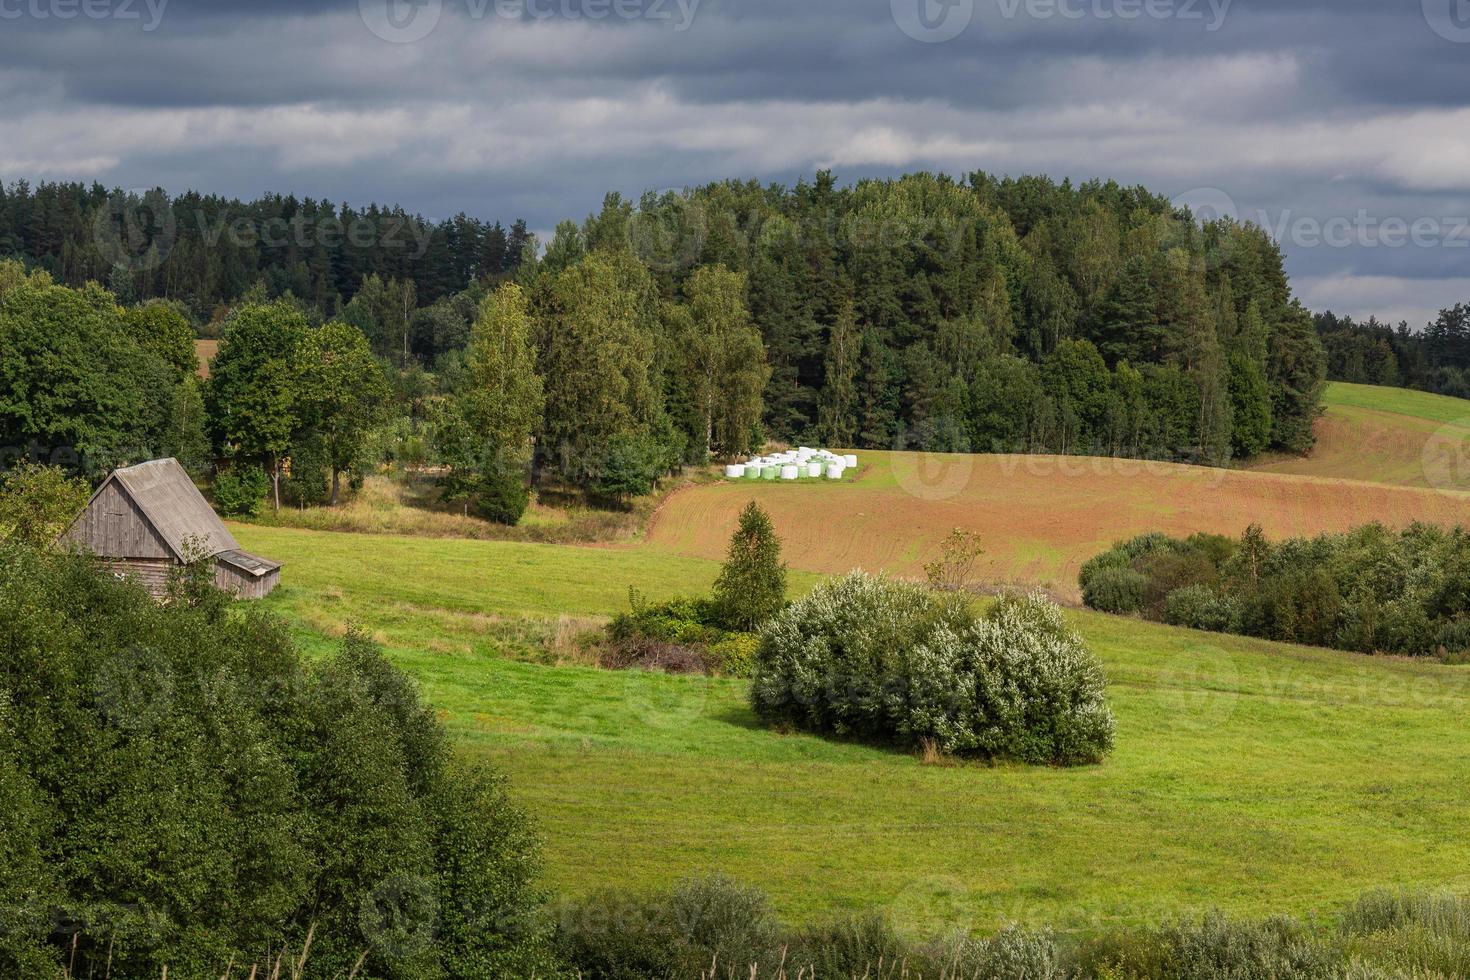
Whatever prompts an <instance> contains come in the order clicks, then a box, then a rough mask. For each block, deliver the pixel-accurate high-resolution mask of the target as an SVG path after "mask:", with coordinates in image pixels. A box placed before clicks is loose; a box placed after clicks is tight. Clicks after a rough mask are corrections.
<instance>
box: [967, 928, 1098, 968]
mask: <svg viewBox="0 0 1470 980" xmlns="http://www.w3.org/2000/svg"><path fill="white" fill-rule="evenodd" d="M960 962H961V964H962V972H961V975H963V976H974V977H985V978H986V980H1070V978H1071V977H1072V976H1073V972H1072V970H1071V969H1070V968H1069V967H1068V966H1067V964H1066V962H1065V957H1064V955H1063V953H1062V950H1061V949H1060V947H1058V945H1057V941H1056V937H1054V936H1053V935H1052V934H1051V933H1050V932H1028V931H1026V930H1025V929H1022V928H1020V927H1019V926H1012V927H1010V928H1008V929H1006V930H1004V931H1003V932H1001V933H1000V934H999V935H996V936H993V937H991V938H990V939H986V940H983V941H980V942H974V943H970V944H969V945H968V948H967V949H966V950H965V952H964V954H963V957H962V959H961V961H960Z"/></svg>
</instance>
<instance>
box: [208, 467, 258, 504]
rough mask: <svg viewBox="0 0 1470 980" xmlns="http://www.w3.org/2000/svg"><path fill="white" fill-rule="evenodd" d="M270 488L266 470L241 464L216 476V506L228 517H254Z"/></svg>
mask: <svg viewBox="0 0 1470 980" xmlns="http://www.w3.org/2000/svg"><path fill="white" fill-rule="evenodd" d="M270 489H271V481H270V477H268V476H266V475H265V471H264V470H262V469H260V468H259V467H256V466H239V467H236V468H234V469H231V470H226V471H225V472H223V473H221V474H219V475H218V476H216V477H215V478H214V506H215V509H217V510H218V511H219V512H220V513H221V514H223V515H225V516H226V517H254V516H255V515H256V514H258V513H259V512H260V505H261V503H262V502H263V501H264V500H265V497H266V494H268V493H270Z"/></svg>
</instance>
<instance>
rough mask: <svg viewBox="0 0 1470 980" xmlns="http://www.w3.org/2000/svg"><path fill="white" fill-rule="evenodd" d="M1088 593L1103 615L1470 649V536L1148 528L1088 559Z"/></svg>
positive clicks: (1344, 646) (1274, 634)
mask: <svg viewBox="0 0 1470 980" xmlns="http://www.w3.org/2000/svg"><path fill="white" fill-rule="evenodd" d="M1080 581H1081V585H1082V595H1083V599H1084V601H1086V603H1087V604H1088V605H1089V606H1091V607H1092V608H1094V609H1098V610H1101V611H1103V612H1112V613H1123V614H1131V613H1138V614H1142V615H1143V616H1144V617H1146V618H1148V619H1153V620H1157V621H1161V622H1166V623H1170V624H1172V625H1175V626H1186V627H1191V628H1194V629H1202V630H1210V631H1213V632H1222V633H1238V634H1242V635H1245V636H1257V637H1261V638H1263V639H1269V640H1280V641H1284V642H1290V643H1306V644H1312V645H1315V646H1326V647H1335V648H1338V649H1341V650H1352V651H1356V652H1359V653H1394V654H1406V655H1409V656H1430V655H1441V656H1445V657H1446V658H1447V659H1457V660H1463V659H1464V658H1465V655H1466V654H1467V652H1470V534H1467V532H1466V531H1465V530H1463V529H1462V528H1455V529H1454V530H1445V529H1443V528H1440V527H1436V526H1432V525H1426V524H1414V525H1412V526H1410V527H1409V528H1407V529H1406V530H1403V531H1392V530H1389V529H1387V528H1385V527H1383V526H1382V525H1380V524H1368V525H1365V526H1363V527H1360V528H1356V529H1354V530H1352V531H1349V532H1347V533H1345V534H1324V535H1320V536H1318V537H1315V538H1295V539H1290V540H1286V541H1281V542H1276V543H1272V542H1268V541H1267V540H1266V539H1265V537H1264V536H1263V535H1262V534H1261V531H1260V529H1259V528H1256V527H1252V528H1249V529H1248V530H1247V531H1246V532H1245V534H1244V535H1243V536H1242V537H1241V539H1240V540H1239V541H1234V540H1230V539H1227V538H1221V537H1218V536H1214V535H1195V536H1194V537H1191V538H1187V539H1179V538H1169V537H1166V536H1164V535H1160V534H1150V535H1145V536H1143V537H1139V538H1135V539H1133V540H1132V541H1126V542H1122V543H1120V544H1117V545H1115V546H1114V547H1113V548H1112V549H1111V550H1109V551H1107V552H1104V553H1103V554H1101V555H1098V556H1097V557H1096V558H1093V559H1092V560H1091V561H1089V562H1088V563H1087V564H1086V565H1084V566H1083V568H1082V572H1081V576H1080Z"/></svg>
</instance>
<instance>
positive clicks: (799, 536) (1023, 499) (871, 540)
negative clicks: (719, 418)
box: [648, 452, 1470, 598]
mask: <svg viewBox="0 0 1470 980" xmlns="http://www.w3.org/2000/svg"><path fill="white" fill-rule="evenodd" d="M862 460H863V461H864V464H865V465H864V466H863V467H862V468H861V469H860V471H859V474H858V477H857V479H856V481H855V482H843V483H840V484H829V483H826V482H825V481H824V482H821V483H810V484H809V483H796V484H781V483H776V484H768V483H755V484H747V483H742V482H736V483H730V482H726V483H719V484H714V485H710V486H704V487H697V488H693V489H689V490H685V491H683V492H680V493H677V494H675V495H674V496H673V497H671V498H670V499H669V500H668V501H667V502H666V503H665V504H664V506H663V507H662V508H661V509H660V511H659V512H658V514H657V515H656V517H655V519H654V521H653V524H652V526H651V527H650V530H649V534H648V541H649V544H650V545H651V546H652V547H653V548H655V549H657V550H659V551H662V552H664V553H667V554H671V555H679V556H685V557H696V558H706V559H718V558H720V557H721V556H722V555H723V553H724V548H725V542H726V539H727V538H728V536H729V533H730V529H731V528H732V527H734V525H735V517H736V514H737V513H738V512H739V510H740V508H741V507H743V506H744V505H745V503H746V501H748V500H751V499H755V500H758V501H760V503H761V505H762V506H763V507H765V508H766V509H767V510H768V511H769V512H770V514H771V519H772V521H774V523H775V525H776V528H777V531H778V532H779V533H780V534H781V536H782V537H783V539H784V540H785V541H786V545H787V547H786V555H787V560H788V561H789V562H790V563H791V565H792V567H793V568H799V569H805V570H808V571H814V572H825V573H840V572H845V571H848V570H849V569H852V568H859V567H861V568H866V569H869V570H878V569H883V570H886V571H889V572H892V573H894V574H898V575H907V576H917V575H921V574H922V566H923V563H924V562H925V561H927V560H929V559H930V558H932V557H933V555H934V553H935V551H936V549H937V548H938V547H939V543H940V541H941V540H942V539H943V538H944V536H945V534H946V533H948V532H949V531H950V530H951V529H952V528H955V527H965V528H969V529H971V530H974V531H977V532H979V534H980V536H981V539H982V540H983V541H984V542H985V546H986V549H987V555H986V558H985V559H984V560H985V562H987V565H986V567H985V569H984V570H983V571H982V574H983V575H984V576H985V577H986V578H988V579H991V580H993V581H999V582H1015V583H1021V584H1026V585H1040V586H1044V587H1046V588H1048V589H1051V590H1053V591H1054V592H1056V593H1058V594H1059V595H1061V596H1062V597H1064V598H1075V597H1076V594H1077V586H1076V574H1077V570H1078V569H1079V568H1080V567H1081V565H1082V563H1083V562H1084V561H1086V560H1087V559H1088V558H1090V557H1092V556H1093V555H1095V554H1097V553H1098V552H1099V551H1101V550H1103V549H1105V548H1106V547H1107V546H1108V545H1109V544H1111V543H1112V542H1114V541H1117V540H1119V539H1122V538H1127V537H1131V536H1133V535H1135V534H1140V533H1143V532H1145V531H1166V532H1169V533H1172V534H1184V535H1188V534H1191V533H1193V532H1195V531H1213V532H1217V533H1221V534H1229V535H1238V534H1240V532H1241V531H1243V530H1244V529H1245V527H1246V526H1247V525H1249V524H1251V523H1259V524H1261V525H1262V526H1263V527H1264V528H1265V530H1266V532H1267V534H1269V535H1272V536H1282V535H1301V534H1312V533H1317V532H1321V531H1333V530H1344V529H1347V528H1349V527H1352V526H1354V525H1356V524H1361V523H1362V522H1363V521H1365V520H1381V521H1384V522H1386V523H1389V524H1392V525H1403V524H1407V523H1409V522H1410V521H1414V520H1424V521H1433V522H1437V523H1445V524H1454V523H1458V522H1470V495H1467V494H1463V493H1442V492H1438V491H1434V490H1430V489H1427V488H1423V487H1406V486H1391V485H1387V484H1371V483H1359V482H1349V481H1345V480H1336V479H1325V478H1320V477H1304V476H1293V475H1283V474H1276V473H1263V472H1242V471H1235V470H1222V469H1211V468H1203V467H1192V466H1178V465H1174V464H1167V463H1146V462H1139V461H1134V460H1117V459H1094V458H1084V457H1054V456H958V455H953V456H950V455H925V454H915V453H876V452H869V453H865V454H863V456H862Z"/></svg>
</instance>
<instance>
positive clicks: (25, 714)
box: [0, 548, 555, 980]
mask: <svg viewBox="0 0 1470 980" xmlns="http://www.w3.org/2000/svg"><path fill="white" fill-rule="evenodd" d="M0 622H4V623H5V630H6V642H5V644H4V646H3V648H0V676H3V677H5V678H6V679H7V680H6V682H5V685H4V690H3V694H0V813H4V814H5V817H4V828H5V831H4V833H0V853H3V855H4V860H3V861H0V917H3V919H4V920H5V921H4V922H3V923H0V925H3V926H4V928H0V976H6V977H12V976H28V977H29V976H60V975H61V970H62V967H63V966H66V965H68V964H70V965H71V972H70V975H71V976H76V977H85V976H98V977H101V976H103V975H105V974H108V973H109V972H110V975H111V976H114V977H158V976H160V975H161V972H162V970H163V968H164V966H165V964H166V965H167V967H168V971H169V975H170V976H179V977H202V976H220V975H222V974H224V973H225V972H227V969H226V968H227V964H228V963H230V962H231V961H233V963H234V975H235V976H241V975H244V974H248V973H249V972H250V969H249V964H252V963H256V964H259V965H260V966H261V967H262V969H261V970H260V971H259V972H260V975H262V976H264V975H266V974H267V973H268V972H269V971H270V969H271V966H272V964H271V963H269V962H267V961H266V960H265V959H264V957H265V956H266V952H265V951H266V950H275V951H281V950H284V949H290V950H291V951H292V953H291V954H290V955H291V956H292V957H296V956H299V955H300V951H301V950H302V947H303V945H304V943H305V942H306V935H307V932H308V930H314V932H313V933H312V935H313V941H312V946H311V950H310V954H309V956H308V957H307V967H306V975H310V976H347V975H348V974H350V973H352V972H353V970H354V964H355V963H357V962H358V961H359V959H360V958H361V959H362V960H363V962H362V964H361V966H360V968H359V969H358V970H357V974H358V975H359V976H374V977H386V976H394V977H427V976H445V975H449V976H475V977H504V978H507V980H509V978H519V977H524V976H529V975H531V974H533V973H534V974H536V975H539V976H548V975H550V974H554V973H555V964H554V963H553V961H552V959H551V957H550V951H549V944H548V943H547V938H548V936H547V930H546V929H545V927H543V926H542V925H540V924H539V923H538V921H537V918H536V916H537V913H538V911H539V901H538V898H537V895H536V891H535V889H534V887H533V876H534V874H535V871H536V858H535V853H536V848H535V835H534V833H533V832H532V829H531V827H530V825H529V823H528V822H527V819H526V817H525V816H524V815H523V814H522V813H521V812H520V811H519V810H518V809H517V808H516V807H515V806H514V805H513V804H512V803H511V801H510V798H509V796H508V794H507V792H506V787H505V784H504V782H503V780H501V778H500V777H499V776H498V775H497V774H495V773H494V772H491V771H489V770H488V769H486V768H484V767H483V766H481V765H478V764H471V763H468V762H464V763H461V762H458V761H456V760H455V758H454V753H453V751H452V749H451V745H450V743H449V740H448V737H447V735H446V734H445V732H444V730H443V728H442V727H441V726H440V724H439V723H438V721H437V720H436V719H435V717H434V714H433V712H432V711H431V710H430V709H429V707H428V706H427V705H426V704H425V703H424V702H423V701H422V700H421V699H420V697H419V695H418V693H417V690H416V689H415V687H414V685H413V683H412V682H411V681H410V680H409V679H408V678H407V677H406V676H404V675H403V674H402V673H401V672H399V671H398V670H397V669H396V668H395V667H393V666H392V665H391V664H389V663H388V661H387V660H386V659H385V658H384V657H383V656H382V655H381V653H380V652H379V651H378V650H377V649H376V648H375V647H374V646H373V645H372V644H371V643H369V642H368V641H367V640H365V639H364V638H363V637H361V636H358V635H350V636H349V637H348V638H347V639H346V640H345V641H344V642H343V644H342V646H341V647H340V648H339V649H338V650H337V652H336V653H335V654H334V655H331V656H328V657H325V658H322V659H321V660H319V661H314V662H312V663H308V662H307V661H306V660H304V659H303V658H302V657H301V655H300V654H299V652H298V651H297V649H296V648H295V646H294V645H293V642H292V640H291V637H290V633H289V631H288V630H287V628H286V627H285V625H284V624H283V623H282V622H280V621H278V620H277V619H275V618H273V617H272V616H270V615H269V614H268V613H266V612H263V611H262V610H261V609H260V608H259V607H246V608H241V607H235V606H232V604H230V603H229V601H228V599H227V598H226V597H224V596H222V595H220V594H219V593H213V594H211V595H206V596H203V597H201V599H200V601H199V602H197V603H194V604H188V603H173V604H169V605H160V604H159V603H157V602H155V601H154V600H153V599H152V598H151V597H149V596H148V594H147V593H146V592H144V591H143V590H142V589H141V588H139V587H138V586H136V585H134V584H131V583H127V582H118V581H116V580H114V579H113V578H112V577H111V576H105V575H99V574H97V570H96V567H95V565H94V564H93V562H92V561H91V560H89V559H87V558H84V557H81V556H73V555H55V554H52V555H48V554H43V553H40V552H36V551H32V550H29V549H16V548H8V549H0ZM38 860H39V863H38ZM57 917H60V918H59V919H58V918H57ZM57 921H63V922H70V923H73V924H75V926H76V932H75V938H74V937H73V935H72V934H71V933H69V932H68V931H66V930H58V929H56V928H55V924H56V922H57ZM38 962H44V963H45V964H46V968H45V969H31V968H30V967H33V966H35V965H36V964H37V963H38Z"/></svg>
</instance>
